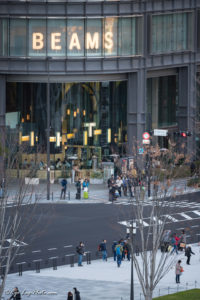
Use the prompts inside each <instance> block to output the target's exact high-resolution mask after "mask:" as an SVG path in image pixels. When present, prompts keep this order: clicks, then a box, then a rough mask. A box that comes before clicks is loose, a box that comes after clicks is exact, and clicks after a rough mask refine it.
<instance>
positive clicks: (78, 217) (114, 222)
mask: <svg viewBox="0 0 200 300" xmlns="http://www.w3.org/2000/svg"><path fill="white" fill-rule="evenodd" d="M199 199H200V193H195V194H190V195H184V196H180V197H179V198H178V199H176V202H174V201H172V202H171V205H170V208H169V210H168V212H167V214H169V215H170V216H172V217H173V222H172V223H169V224H167V227H168V228H170V229H171V230H172V232H177V233H180V231H181V229H183V228H184V229H186V233H187V241H188V243H192V242H197V241H200V230H199V229H200V200H199ZM150 204H151V203H150V201H147V202H146V204H145V209H144V215H145V219H144V221H145V224H146V227H147V228H148V224H149V213H150V210H151V205H150ZM134 209H135V206H134V205H131V204H130V203H128V202H123V201H122V202H121V203H120V201H118V203H115V204H110V203H108V204H39V205H37V206H36V207H35V208H33V207H26V206H23V207H22V209H21V216H22V218H23V222H22V223H23V227H21V228H20V232H21V234H22V236H24V239H23V242H25V243H26V244H27V245H26V246H22V247H21V248H20V251H19V253H18V255H17V258H16V260H15V262H14V263H13V266H12V268H11V272H16V271H17V269H18V265H16V264H17V263H21V262H23V263H24V264H23V269H24V270H27V269H34V268H35V263H36V261H37V260H41V261H40V264H41V267H48V266H52V262H53V260H54V261H55V260H56V263H57V264H58V265H61V264H64V263H69V256H68V255H70V254H73V253H75V252H76V251H75V249H76V246H77V245H78V243H79V242H80V241H83V242H84V243H85V249H86V251H91V253H92V259H94V258H96V252H97V246H98V244H99V243H100V242H101V241H102V239H106V240H107V241H108V251H109V254H110V255H111V245H112V242H113V241H114V240H119V239H120V238H122V237H125V235H126V228H125V226H124V225H123V221H126V220H129V219H130V217H131V214H132V210H134ZM12 210H13V208H10V210H9V213H12ZM119 222H122V223H119ZM136 240H138V236H137V235H136ZM76 259H77V258H76V255H75V261H76Z"/></svg>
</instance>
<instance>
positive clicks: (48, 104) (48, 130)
mask: <svg viewBox="0 0 200 300" xmlns="http://www.w3.org/2000/svg"><path fill="white" fill-rule="evenodd" d="M47 64H48V66H47V68H48V77H47V89H46V96H47V99H46V101H47V200H50V141H49V138H50V86H49V58H48V57H47Z"/></svg>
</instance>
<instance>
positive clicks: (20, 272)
mask: <svg viewBox="0 0 200 300" xmlns="http://www.w3.org/2000/svg"><path fill="white" fill-rule="evenodd" d="M18 272H19V276H22V264H19V265H18Z"/></svg>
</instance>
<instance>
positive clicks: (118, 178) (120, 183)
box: [116, 176, 123, 197]
mask: <svg viewBox="0 0 200 300" xmlns="http://www.w3.org/2000/svg"><path fill="white" fill-rule="evenodd" d="M122 185H123V181H122V179H121V177H120V176H118V177H117V180H116V186H117V189H118V192H119V197H121V196H122Z"/></svg>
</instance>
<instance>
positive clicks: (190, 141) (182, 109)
mask: <svg viewBox="0 0 200 300" xmlns="http://www.w3.org/2000/svg"><path fill="white" fill-rule="evenodd" d="M178 79H179V82H178V99H179V104H178V128H179V130H181V131H190V132H192V134H193V135H192V136H191V137H187V141H185V142H187V153H190V154H195V153H194V151H195V134H194V133H195V121H196V120H195V118H196V114H195V112H196V67H195V65H194V64H190V65H189V66H188V67H183V68H180V69H179V78H178Z"/></svg>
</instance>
